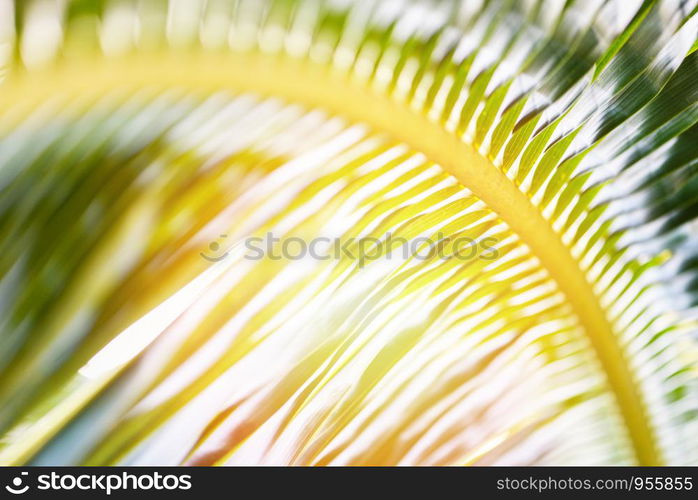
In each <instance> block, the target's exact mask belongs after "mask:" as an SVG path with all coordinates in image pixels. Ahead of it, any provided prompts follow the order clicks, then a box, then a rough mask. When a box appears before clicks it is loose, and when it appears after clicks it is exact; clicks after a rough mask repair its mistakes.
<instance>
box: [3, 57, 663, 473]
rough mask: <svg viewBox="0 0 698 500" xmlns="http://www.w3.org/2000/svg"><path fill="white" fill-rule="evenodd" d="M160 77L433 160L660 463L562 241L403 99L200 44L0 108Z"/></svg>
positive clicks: (113, 63) (639, 405) (91, 74)
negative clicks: (257, 99)
mask: <svg viewBox="0 0 698 500" xmlns="http://www.w3.org/2000/svg"><path fill="white" fill-rule="evenodd" d="M42 73H43V74H42ZM163 85H178V86H182V87H186V88H193V89H198V90H204V91H215V90H222V89H231V90H234V91H250V92H256V93H260V94H269V95H273V96H278V97H282V98H284V99H288V100H291V101H298V102H300V103H303V104H305V105H307V106H311V107H320V108H324V109H326V110H328V111H330V112H332V113H336V114H339V115H341V116H345V117H347V118H349V119H350V120H354V121H358V122H365V123H367V124H369V125H370V126H371V127H373V128H374V129H376V130H379V131H384V132H386V133H388V134H390V135H391V136H392V137H394V138H396V139H398V140H401V141H404V142H405V143H407V144H409V145H410V146H411V147H412V148H414V149H415V150H417V151H420V152H422V153H424V154H425V155H426V156H427V157H429V158H430V159H431V160H433V161H434V162H436V163H438V164H440V165H441V166H442V167H443V168H444V169H445V170H447V171H448V172H450V173H451V174H452V175H453V176H455V177H456V178H457V179H458V181H459V182H460V183H462V184H463V185H464V186H465V187H467V188H468V189H470V190H471V191H472V192H473V193H474V194H475V195H476V196H478V197H479V198H480V199H482V200H483V201H484V202H485V203H486V204H487V205H488V206H489V207H490V208H491V209H492V210H494V211H495V212H496V213H497V214H498V215H499V216H500V217H501V218H502V220H504V221H505V222H506V223H507V224H508V225H509V226H510V227H511V229H512V230H513V231H515V232H516V233H517V234H519V236H520V237H521V239H522V240H523V241H524V242H525V243H526V244H527V245H528V246H529V247H530V249H531V250H532V251H533V253H534V254H535V255H536V256H537V257H538V259H539V260H540V262H541V264H542V265H543V266H544V267H545V268H546V269H547V271H548V272H549V273H550V275H551V277H552V278H553V279H554V280H555V281H556V282H557V284H558V287H559V289H560V290H561V291H562V292H563V293H564V295H565V296H566V298H567V300H568V301H569V303H570V305H571V306H572V308H573V310H574V312H575V314H576V316H577V317H578V319H579V322H580V323H581V325H582V326H583V328H584V330H585V331H586V333H587V335H588V338H589V340H590V342H591V344H592V346H593V348H594V350H595V352H596V355H597V357H598V359H599V361H600V363H601V365H602V367H603V369H604V371H605V373H606V376H607V379H608V384H609V386H610V388H611V390H612V391H613V393H614V395H615V397H616V400H617V402H618V407H619V408H620V412H621V414H622V416H623V419H624V421H625V424H626V427H627V429H628V434H629V437H630V441H631V442H632V444H633V446H634V449H635V454H636V458H637V461H638V463H640V464H642V465H656V464H660V463H661V457H660V453H659V450H658V449H657V447H656V444H655V438H654V432H653V429H652V426H651V425H650V423H649V420H648V417H647V414H646V411H645V408H644V404H643V401H642V398H641V396H640V394H639V393H638V387H637V384H636V383H635V381H634V378H633V374H632V372H631V370H630V368H629V366H628V363H627V360H626V359H625V355H624V353H623V350H622V349H621V347H620V346H619V344H618V341H617V338H616V336H615V334H614V332H613V328H612V326H611V325H610V323H609V322H608V320H607V318H606V315H605V313H604V311H603V309H602V308H601V306H600V305H599V301H598V298H597V297H596V296H595V294H594V292H593V290H592V287H591V285H590V284H589V282H588V281H587V279H586V276H585V275H584V273H583V272H582V270H581V269H580V266H579V264H578V262H577V261H575V259H574V258H573V257H572V255H571V253H570V251H569V248H568V247H566V246H565V245H564V244H563V243H562V241H561V239H560V237H559V235H558V234H557V233H556V232H555V231H554V230H553V229H552V227H551V224H550V223H549V222H548V221H547V220H546V219H545V218H544V217H543V216H542V214H541V213H540V211H539V210H538V208H537V207H536V206H535V205H534V204H533V203H532V202H531V201H530V200H529V198H528V197H527V196H526V195H525V194H524V193H522V192H521V191H520V190H519V189H518V188H517V187H516V186H515V185H514V183H513V182H512V181H511V180H509V179H508V178H507V177H506V176H505V175H504V174H503V173H502V172H501V171H500V170H499V169H498V168H496V167H495V166H494V165H493V164H492V163H491V162H490V161H489V160H488V159H487V158H485V157H483V156H482V155H480V154H479V153H478V152H477V151H476V150H475V149H474V148H473V147H472V146H470V145H469V144H467V143H465V142H463V141H462V140H461V139H460V138H459V137H458V136H456V135H455V134H453V133H451V132H449V131H447V130H445V129H444V128H443V127H442V126H440V125H438V124H436V123H434V122H432V121H431V120H429V119H428V118H427V117H426V116H424V114H422V113H417V112H414V111H413V110H411V109H410V108H409V106H408V105H406V104H404V103H400V102H397V101H396V100H394V99H391V98H390V97H389V96H386V95H385V94H382V93H379V92H376V91H374V90H372V89H371V88H370V87H369V86H368V85H366V84H363V83H360V82H356V81H354V80H352V79H351V78H349V77H347V76H346V75H343V74H339V73H337V72H336V70H335V71H333V70H332V69H330V68H329V67H327V66H322V65H319V64H314V63H310V62H307V61H301V60H294V59H291V58H288V57H285V58H282V57H274V56H270V55H261V54H258V53H249V54H231V53H200V52H197V53H196V54H195V55H191V56H189V55H187V54H186V53H178V54H177V55H173V54H168V53H164V54H149V55H148V54H141V55H132V56H128V57H126V58H124V59H113V60H102V59H100V60H96V61H95V60H77V61H73V62H64V63H61V65H60V66H58V67H57V68H53V69H48V70H46V71H45V72H31V73H27V74H25V75H24V76H19V77H15V78H14V79H13V80H12V81H9V82H7V83H6V84H5V85H3V86H2V87H0V109H9V108H10V107H11V106H12V105H13V104H17V103H21V102H22V101H25V102H28V103H29V105H36V104H37V103H39V102H43V101H44V100H46V99H47V98H49V97H51V95H53V94H54V93H55V92H57V91H58V90H61V91H69V92H74V93H80V94H93V95H99V94H101V93H104V92H107V91H109V90H113V89H115V88H124V87H127V88H129V87H132V88H134V89H141V88H144V87H147V86H163ZM20 114H22V113H20ZM7 125H8V124H5V126H7Z"/></svg>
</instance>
